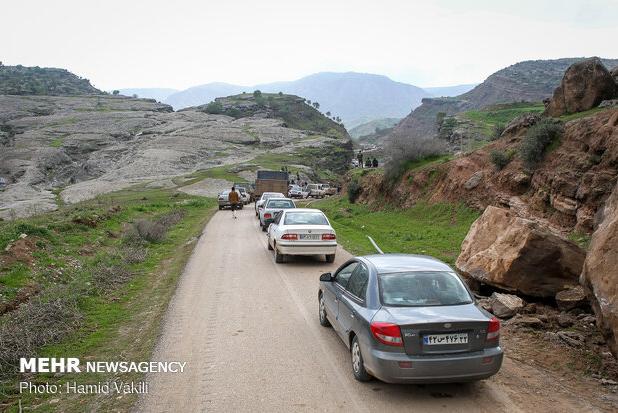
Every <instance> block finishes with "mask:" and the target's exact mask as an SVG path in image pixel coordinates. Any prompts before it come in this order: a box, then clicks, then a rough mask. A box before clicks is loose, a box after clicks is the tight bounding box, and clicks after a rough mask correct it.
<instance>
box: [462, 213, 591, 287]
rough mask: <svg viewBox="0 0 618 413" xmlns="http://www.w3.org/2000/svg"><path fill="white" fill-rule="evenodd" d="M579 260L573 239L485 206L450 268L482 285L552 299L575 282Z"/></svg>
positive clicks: (582, 254) (582, 256)
mask: <svg viewBox="0 0 618 413" xmlns="http://www.w3.org/2000/svg"><path fill="white" fill-rule="evenodd" d="M584 259H585V252H584V251H583V250H582V249H581V248H580V247H579V246H577V245H576V244H575V243H573V242H571V241H568V240H565V239H563V238H560V237H558V236H557V235H555V234H553V233H551V232H548V231H547V230H545V229H543V228H542V227H541V226H540V225H539V224H537V223H536V222H534V221H531V220H528V219H525V218H521V217H518V216H516V215H515V214H513V213H512V211H510V210H508V209H504V208H497V207H494V206H489V207H487V208H486V209H485V212H483V215H481V217H480V218H478V219H477V220H476V221H475V222H474V223H473V224H472V226H471V227H470V231H469V232H468V235H467V236H466V238H465V239H464V241H463V243H462V246H461V254H460V255H459V257H458V258H457V261H456V263H455V266H456V267H457V269H458V270H459V271H460V272H461V273H462V274H463V275H464V276H466V277H469V278H471V279H473V280H476V281H478V282H481V283H485V284H489V285H492V286H494V287H498V288H501V289H504V290H508V291H514V292H520V293H523V294H526V295H530V296H535V297H552V298H553V297H554V296H555V295H556V293H558V292H559V291H562V290H564V289H567V288H572V287H575V286H577V285H578V277H579V274H580V273H581V268H582V265H583V262H584Z"/></svg>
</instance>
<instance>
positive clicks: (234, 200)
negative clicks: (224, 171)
mask: <svg viewBox="0 0 618 413" xmlns="http://www.w3.org/2000/svg"><path fill="white" fill-rule="evenodd" d="M227 200H228V201H230V208H232V217H234V219H236V218H237V217H236V209H237V208H238V203H239V202H240V196H239V195H238V192H236V188H235V187H232V191H231V192H230V194H229V195H228V196H227Z"/></svg>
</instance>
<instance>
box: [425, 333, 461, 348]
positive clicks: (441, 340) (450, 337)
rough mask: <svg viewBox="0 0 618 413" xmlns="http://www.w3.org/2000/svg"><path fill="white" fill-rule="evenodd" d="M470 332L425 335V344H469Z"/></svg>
mask: <svg viewBox="0 0 618 413" xmlns="http://www.w3.org/2000/svg"><path fill="white" fill-rule="evenodd" d="M467 343H468V333H454V334H429V335H426V336H423V344H425V345H428V346H434V345H444V344H467Z"/></svg>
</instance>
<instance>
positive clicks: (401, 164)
mask: <svg viewBox="0 0 618 413" xmlns="http://www.w3.org/2000/svg"><path fill="white" fill-rule="evenodd" d="M385 149H386V153H387V154H388V156H389V157H390V158H391V160H390V161H389V162H388V163H387V164H386V165H385V168H384V177H385V178H386V180H387V181H388V182H391V183H393V182H395V181H396V180H397V179H399V178H401V176H402V175H403V174H404V172H405V171H406V170H407V169H408V164H409V163H410V162H416V161H420V160H421V159H425V158H428V157H431V156H438V155H443V154H445V153H446V152H447V147H446V144H445V143H444V141H441V140H438V139H409V138H408V137H407V136H398V135H396V136H393V137H392V138H391V139H390V140H389V141H388V143H387V145H386V148H385Z"/></svg>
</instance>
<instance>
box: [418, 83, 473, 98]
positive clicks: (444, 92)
mask: <svg viewBox="0 0 618 413" xmlns="http://www.w3.org/2000/svg"><path fill="white" fill-rule="evenodd" d="M477 85H478V83H470V84H466V85H454V86H440V87H424V88H423V89H424V90H426V91H427V92H428V93H429V94H431V95H432V96H436V97H440V96H457V95H461V94H462V93H466V92H468V91H469V90H472V89H474V87H476V86H477Z"/></svg>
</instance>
